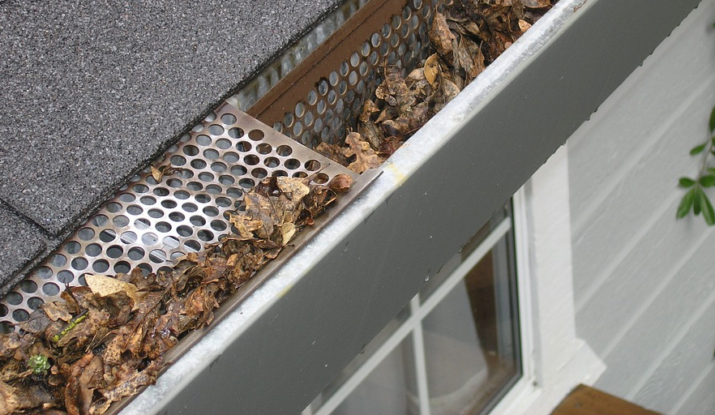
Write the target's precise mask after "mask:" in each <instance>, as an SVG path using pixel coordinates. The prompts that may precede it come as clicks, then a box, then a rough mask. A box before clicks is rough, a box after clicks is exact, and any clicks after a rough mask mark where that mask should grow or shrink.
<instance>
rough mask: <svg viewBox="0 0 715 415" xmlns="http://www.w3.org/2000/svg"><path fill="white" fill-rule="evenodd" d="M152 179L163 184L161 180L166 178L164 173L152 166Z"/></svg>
mask: <svg viewBox="0 0 715 415" xmlns="http://www.w3.org/2000/svg"><path fill="white" fill-rule="evenodd" d="M151 177H153V178H154V180H156V182H157V183H161V178H162V177H164V173H163V172H162V171H161V170H159V169H158V168H156V167H154V166H151Z"/></svg>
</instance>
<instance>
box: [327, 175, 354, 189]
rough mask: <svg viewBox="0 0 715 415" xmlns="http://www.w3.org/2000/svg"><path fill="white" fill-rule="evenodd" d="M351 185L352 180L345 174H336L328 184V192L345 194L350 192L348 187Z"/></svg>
mask: <svg viewBox="0 0 715 415" xmlns="http://www.w3.org/2000/svg"><path fill="white" fill-rule="evenodd" d="M352 184H353V178H352V177H350V176H348V175H347V174H343V173H340V174H336V175H335V176H334V177H333V178H332V179H331V180H330V182H329V183H328V187H329V188H330V190H332V191H334V192H335V193H345V192H348V191H350V186H352Z"/></svg>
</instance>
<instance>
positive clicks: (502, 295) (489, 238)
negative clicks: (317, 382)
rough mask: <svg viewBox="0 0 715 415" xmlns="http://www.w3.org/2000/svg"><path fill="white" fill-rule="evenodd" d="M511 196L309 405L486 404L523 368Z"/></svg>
mask: <svg viewBox="0 0 715 415" xmlns="http://www.w3.org/2000/svg"><path fill="white" fill-rule="evenodd" d="M509 208H510V206H507V207H505V208H504V209H503V210H501V211H500V212H498V213H497V214H495V215H494V217H493V218H492V220H491V221H490V222H489V223H488V224H486V225H485V226H484V227H483V228H482V229H480V230H479V231H477V232H476V233H475V235H474V236H473V237H472V238H471V240H470V241H469V242H467V244H465V245H464V247H463V248H462V249H461V250H460V252H458V253H456V254H455V256H454V257H453V258H452V259H450V260H449V261H448V262H447V263H446V264H445V265H444V266H443V267H442V269H441V270H440V272H439V273H438V274H437V275H434V276H433V277H431V278H430V279H429V281H427V282H426V283H425V285H424V287H423V289H422V290H421V292H420V293H419V294H418V295H417V296H415V298H414V299H413V300H412V301H411V302H410V304H409V305H408V307H406V308H405V309H403V311H401V312H400V314H399V315H398V316H397V317H396V318H395V319H394V320H393V321H392V322H391V323H390V324H389V325H388V326H387V327H386V328H385V329H384V330H383V331H382V332H381V333H380V334H379V335H378V336H377V337H376V338H375V339H374V340H373V341H372V342H370V344H368V346H367V347H366V348H365V351H364V353H362V354H361V355H359V356H358V357H357V358H356V359H355V360H354V361H353V362H352V363H350V365H348V367H346V369H345V370H344V371H343V373H342V374H341V376H340V377H339V378H338V379H337V380H336V381H334V382H333V383H332V384H331V385H330V386H329V387H328V388H326V390H325V391H323V393H321V394H320V395H319V396H318V397H317V398H316V399H315V400H314V401H313V403H311V405H309V406H308V408H306V410H305V411H303V415H314V414H315V415H318V414H320V415H327V414H341V415H352V414H355V415H361V414H418V415H427V414H429V415H442V414H444V415H447V414H478V413H486V412H488V411H489V409H490V408H491V407H493V405H495V404H496V402H497V401H498V399H499V398H500V397H501V396H502V395H503V394H504V393H506V391H507V390H508V389H509V387H510V386H511V385H512V384H514V383H515V382H516V381H517V380H518V379H519V377H520V376H521V362H520V354H519V347H518V345H519V338H518V321H517V317H516V316H517V304H516V282H515V281H516V280H515V272H514V253H513V233H512V227H511V218H510V209H509Z"/></svg>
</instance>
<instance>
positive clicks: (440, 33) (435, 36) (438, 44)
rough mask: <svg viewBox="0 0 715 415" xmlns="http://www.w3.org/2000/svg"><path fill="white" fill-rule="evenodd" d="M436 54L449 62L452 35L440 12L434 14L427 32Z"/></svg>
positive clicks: (453, 38) (450, 58)
mask: <svg viewBox="0 0 715 415" xmlns="http://www.w3.org/2000/svg"><path fill="white" fill-rule="evenodd" d="M427 34H428V35H429V38H430V40H431V41H432V45H433V46H434V47H435V49H437V53H439V55H440V56H441V57H442V58H444V59H445V60H446V61H448V62H451V60H452V57H451V54H452V48H453V43H452V42H453V41H454V40H455V37H454V35H453V34H452V32H451V31H450V30H449V25H447V19H446V18H445V17H444V15H443V14H442V13H440V12H435V14H434V18H433V22H432V27H431V28H430V29H429V31H428V32H427Z"/></svg>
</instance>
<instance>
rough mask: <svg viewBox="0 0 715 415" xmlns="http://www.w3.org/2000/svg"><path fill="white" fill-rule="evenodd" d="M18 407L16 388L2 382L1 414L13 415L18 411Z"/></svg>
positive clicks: (0, 391) (0, 394)
mask: <svg viewBox="0 0 715 415" xmlns="http://www.w3.org/2000/svg"><path fill="white" fill-rule="evenodd" d="M18 406H19V404H18V402H17V397H16V396H15V388H13V387H12V386H10V385H8V384H6V383H5V382H0V413H2V414H11V413H13V412H15V410H16V409H18Z"/></svg>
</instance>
